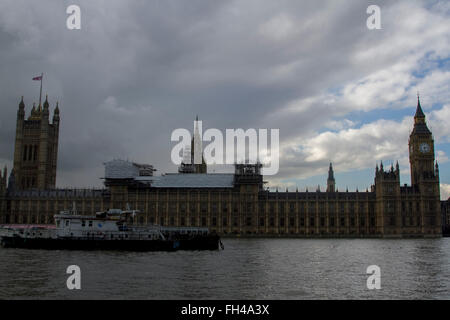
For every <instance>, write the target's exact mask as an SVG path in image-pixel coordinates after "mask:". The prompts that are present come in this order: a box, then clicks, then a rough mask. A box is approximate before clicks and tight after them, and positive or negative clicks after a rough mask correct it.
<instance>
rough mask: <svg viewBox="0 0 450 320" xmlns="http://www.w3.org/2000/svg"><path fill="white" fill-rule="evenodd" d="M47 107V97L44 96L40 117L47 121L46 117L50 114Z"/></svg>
mask: <svg viewBox="0 0 450 320" xmlns="http://www.w3.org/2000/svg"><path fill="white" fill-rule="evenodd" d="M48 107H49V104H48V96H47V95H45V101H44V109H43V110H42V117H43V118H44V119H48V117H49V114H50V112H49V109H48Z"/></svg>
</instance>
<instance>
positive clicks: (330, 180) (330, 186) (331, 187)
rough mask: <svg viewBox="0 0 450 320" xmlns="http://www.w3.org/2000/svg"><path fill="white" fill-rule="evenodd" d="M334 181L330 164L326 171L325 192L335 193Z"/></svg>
mask: <svg viewBox="0 0 450 320" xmlns="http://www.w3.org/2000/svg"><path fill="white" fill-rule="evenodd" d="M335 189H336V180H335V179H334V172H333V165H332V164H331V162H330V168H329V169H328V179H327V192H335Z"/></svg>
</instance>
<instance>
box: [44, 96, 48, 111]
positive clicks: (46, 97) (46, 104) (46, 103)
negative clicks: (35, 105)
mask: <svg viewBox="0 0 450 320" xmlns="http://www.w3.org/2000/svg"><path fill="white" fill-rule="evenodd" d="M45 109H48V95H45V101H44V110H45Z"/></svg>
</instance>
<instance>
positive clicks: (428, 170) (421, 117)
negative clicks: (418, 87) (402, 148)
mask: <svg viewBox="0 0 450 320" xmlns="http://www.w3.org/2000/svg"><path fill="white" fill-rule="evenodd" d="M409 162H410V165H411V185H413V186H414V185H418V184H419V183H420V182H421V181H423V180H424V179H429V178H432V177H434V173H435V172H434V171H435V170H434V140H433V135H432V133H431V131H430V130H429V129H428V127H427V123H426V121H425V114H424V112H423V110H422V106H421V105H420V97H419V96H417V108H416V114H415V115H414V128H413V131H412V132H411V135H410V136H409Z"/></svg>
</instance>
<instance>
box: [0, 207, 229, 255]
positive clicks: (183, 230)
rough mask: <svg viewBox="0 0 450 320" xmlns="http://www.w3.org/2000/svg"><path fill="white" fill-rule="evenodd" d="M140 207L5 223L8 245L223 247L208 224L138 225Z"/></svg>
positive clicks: (0, 238)
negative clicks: (46, 220) (45, 220)
mask: <svg viewBox="0 0 450 320" xmlns="http://www.w3.org/2000/svg"><path fill="white" fill-rule="evenodd" d="M136 212H137V211H135V210H125V211H124V210H120V209H109V210H107V211H104V212H98V213H96V215H95V216H83V215H78V214H77V213H76V211H75V210H73V211H62V212H60V214H57V215H55V216H54V218H55V225H3V226H1V227H0V242H1V245H2V246H3V247H5V248H25V249H51V250H127V251H176V250H218V249H219V248H222V249H223V244H222V242H221V241H220V237H219V236H218V235H217V234H215V233H210V232H209V230H208V229H207V228H196V227H163V226H159V225H147V226H134V225H133V224H128V221H130V220H133V218H134V216H135V214H136Z"/></svg>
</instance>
